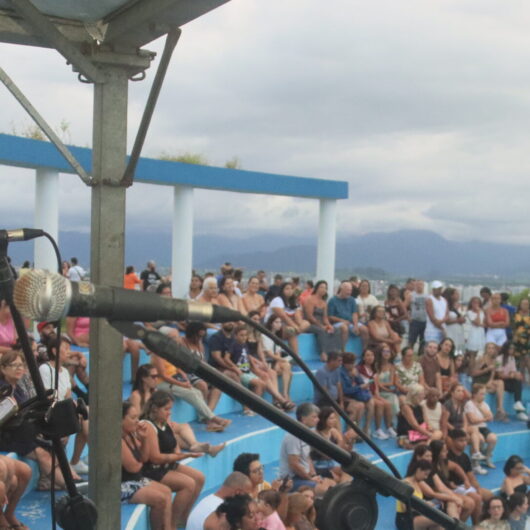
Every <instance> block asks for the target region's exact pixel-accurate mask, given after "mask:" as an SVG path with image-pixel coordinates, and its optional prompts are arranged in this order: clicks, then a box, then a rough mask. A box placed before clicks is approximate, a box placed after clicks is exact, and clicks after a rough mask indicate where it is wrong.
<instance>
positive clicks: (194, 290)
mask: <svg viewBox="0 0 530 530" xmlns="http://www.w3.org/2000/svg"><path fill="white" fill-rule="evenodd" d="M201 293H202V277H201V276H199V275H198V274H193V275H192V277H191V281H190V288H189V290H188V292H187V293H186V300H198V299H199V297H200V296H201Z"/></svg>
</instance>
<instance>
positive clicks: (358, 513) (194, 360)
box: [110, 321, 469, 530]
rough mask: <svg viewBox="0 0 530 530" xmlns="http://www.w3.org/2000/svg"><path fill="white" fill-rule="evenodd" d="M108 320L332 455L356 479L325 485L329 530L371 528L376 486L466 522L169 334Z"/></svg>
mask: <svg viewBox="0 0 530 530" xmlns="http://www.w3.org/2000/svg"><path fill="white" fill-rule="evenodd" d="M110 324H111V325H112V326H113V327H114V328H116V329H117V330H118V331H120V333H123V334H124V335H125V336H128V337H130V338H134V339H139V340H141V341H142V342H143V343H144V344H145V346H146V347H147V349H148V350H150V351H152V352H154V353H156V354H157V355H159V356H160V357H162V358H163V359H165V360H166V361H168V362H169V363H171V364H173V365H174V366H176V367H178V368H180V369H182V370H184V371H185V372H188V373H189V372H191V373H194V374H195V375H197V376H198V377H200V378H202V379H204V380H205V381H206V382H208V383H210V384H212V385H214V386H215V387H217V388H219V389H220V390H221V391H223V392H225V393H226V394H228V395H229V396H231V397H232V398H234V399H235V400H237V401H238V402H240V403H243V404H244V405H246V406H247V407H249V408H251V409H252V410H253V411H255V412H257V413H258V414H260V415H261V416H263V417H264V418H267V419H268V420H270V421H271V422H273V423H274V424H276V425H278V426H279V427H280V428H282V429H283V430H285V431H287V432H289V433H291V434H292V435H294V436H296V437H297V438H299V439H300V440H303V441H304V442H306V443H307V444H309V445H310V446H311V447H313V448H315V449H316V450H318V451H320V452H321V453H324V454H325V455H326V456H329V457H330V458H332V459H333V460H336V461H337V462H338V463H339V464H340V465H341V467H342V469H343V470H344V472H345V473H348V474H349V475H351V476H353V477H354V479H355V480H354V482H353V484H351V485H350V484H343V485H340V486H337V487H336V488H332V489H331V490H329V491H328V494H326V497H325V498H324V505H325V506H324V508H325V511H326V512H327V513H328V515H329V517H330V518H332V519H333V520H334V522H333V524H329V523H328V524H327V525H326V526H325V527H326V528H333V529H334V530H335V529H336V530H339V529H350V528H367V529H371V528H374V527H375V523H376V522H377V504H376V502H375V493H376V492H377V493H379V494H381V495H384V496H386V497H388V496H392V497H395V498H396V499H398V500H400V501H402V502H403V503H405V504H407V505H410V506H411V507H412V509H414V510H416V511H417V512H419V513H421V514H422V515H425V516H426V517H428V518H429V519H431V520H432V521H433V522H434V523H436V524H439V525H441V526H443V527H444V528H447V529H458V530H463V529H467V528H469V527H467V526H466V525H465V524H464V523H462V522H461V521H458V520H456V519H453V518H451V517H449V516H448V515H446V514H445V513H443V512H441V511H439V510H437V509H436V508H434V507H433V506H431V505H430V504H428V503H427V502H425V501H424V500H422V499H419V498H418V497H416V496H415V495H414V494H413V493H414V489H413V488H412V486H410V484H407V483H406V482H403V481H401V480H398V479H397V478H395V477H393V476H392V475H390V474H389V473H387V472H385V471H383V470H382V469H379V468H378V467H377V466H375V465H374V464H372V463H371V462H370V461H368V460H367V459H366V458H364V457H363V456H361V455H359V454H357V453H351V452H348V451H345V450H344V449H341V448H340V447H338V446H337V445H335V444H333V443H331V442H330V441H329V440H326V439H325V438H323V437H322V436H320V435H319V434H316V433H315V432H313V431H312V430H311V429H309V428H308V427H306V426H305V425H303V424H302V423H300V422H299V421H297V420H295V419H293V418H292V417H290V416H288V415H287V414H285V413H284V412H281V411H279V410H278V409H277V408H276V407H274V406H273V405H271V404H270V403H268V402H267V401H265V400H264V399H262V398H260V397H258V396H256V394H254V393H253V392H252V391H250V390H248V389H247V388H245V387H244V386H243V385H240V384H238V383H236V382H234V381H233V380H232V379H230V378H229V377H227V376H226V375H224V374H223V373H221V372H219V371H218V370H216V369H215V368H213V367H212V366H210V365H209V364H207V363H205V362H204V361H202V360H201V359H200V358H199V357H197V356H196V355H195V354H193V353H192V352H190V351H189V350H188V349H187V348H185V347H184V346H182V345H181V344H178V343H176V342H175V341H174V340H173V339H171V338H169V337H166V336H165V335H163V334H162V333H160V332H158V331H151V330H148V329H146V328H143V327H141V326H138V325H136V324H132V323H130V322H117V321H111V322H110ZM355 493H357V494H359V493H361V494H362V495H364V496H365V498H364V499H362V503H363V504H364V505H363V506H355V505H352V504H351V503H352V500H353V501H355V498H353V499H352V496H355ZM366 496H368V504H367V503H366V500H367V498H366ZM348 503H349V504H348ZM326 507H327V509H326ZM374 510H375V516H374ZM363 516H364V517H363ZM362 519H368V521H363V520H362Z"/></svg>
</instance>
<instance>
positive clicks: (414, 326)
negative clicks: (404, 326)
mask: <svg viewBox="0 0 530 530" xmlns="http://www.w3.org/2000/svg"><path fill="white" fill-rule="evenodd" d="M424 289H425V284H424V282H423V280H416V282H415V284H414V291H413V292H412V293H411V295H410V297H409V299H410V303H409V305H408V308H409V312H410V326H409V346H412V347H414V345H415V344H416V341H417V340H418V341H419V346H418V351H419V352H420V353H421V352H422V351H423V343H424V341H425V326H426V325H427V312H426V311H425V300H426V296H425V293H424Z"/></svg>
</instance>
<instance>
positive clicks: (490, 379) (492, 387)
mask: <svg viewBox="0 0 530 530" xmlns="http://www.w3.org/2000/svg"><path fill="white" fill-rule="evenodd" d="M497 352H498V348H497V346H496V345H495V344H494V343H493V342H488V343H486V349H485V351H484V355H483V356H482V358H481V359H480V360H478V361H477V362H476V363H475V365H474V368H473V371H472V372H471V375H472V376H473V384H474V385H475V384H481V385H484V386H485V388H486V391H487V392H488V393H489V394H495V396H496V398H497V412H496V413H495V420H498V421H503V422H508V421H509V418H508V414H506V411H505V410H504V381H503V380H502V379H495V375H496V373H497Z"/></svg>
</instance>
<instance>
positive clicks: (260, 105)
mask: <svg viewBox="0 0 530 530" xmlns="http://www.w3.org/2000/svg"><path fill="white" fill-rule="evenodd" d="M529 25H530V8H529V7H528V4H527V3H526V2H522V1H520V2H505V1H502V0H498V1H494V0H473V1H471V0H468V1H466V0H455V1H449V0H443V1H430V2H425V1H424V0H404V1H402V2H396V1H395V0H375V1H373V2H361V1H351V0H335V1H334V2H331V3H323V2H321V1H318V0H290V1H289V2H286V1H285V0H267V1H266V2H264V1H263V0H232V1H231V2H229V3H228V4H226V5H224V6H222V7H220V8H218V9H217V10H215V11H213V12H211V13H209V14H207V15H206V16H204V17H202V18H201V19H199V20H197V21H194V22H192V23H190V24H188V25H186V26H184V27H183V34H182V37H181V39H180V42H179V44H178V46H177V48H176V51H175V54H174V58H173V61H172V64H171V66H170V70H169V72H168V76H167V79H166V83H165V85H164V88H163V90H162V93H161V97H160V100H159V106H158V108H157V111H156V113H155V116H154V119H153V122H152V126H151V129H150V132H149V134H148V138H147V142H146V145H145V148H144V152H143V154H144V155H145V156H158V155H159V154H161V153H162V152H168V153H175V154H178V153H181V152H184V151H191V152H198V153H202V154H203V155H205V156H206V158H207V159H208V160H209V161H210V162H211V163H212V164H214V165H216V164H217V165H223V164H224V162H225V161H226V160H228V159H230V158H232V157H233V156H237V157H238V158H239V159H240V160H241V162H242V165H243V167H244V168H245V169H252V170H259V171H267V172H273V173H282V174H291V175H299V176H305V177H316V178H330V179H338V180H346V181H348V182H349V185H350V199H348V200H347V201H341V203H340V208H339V230H340V235H343V236H344V235H347V234H348V233H366V232H370V231H376V230H377V231H392V230H397V229H400V228H421V229H430V230H434V231H436V232H438V233H440V234H441V235H443V236H445V237H447V238H449V239H457V240H469V239H479V240H485V241H503V242H513V243H521V244H528V243H530V232H529V231H528V222H529V214H528V211H529V208H528V202H529V200H530V179H529V178H528V172H529V169H530V156H529V153H530V135H529V133H528V129H529V127H528V123H529V122H530V66H529V65H530V34H529V32H528V27H529ZM162 46H163V43H162V42H155V43H151V44H150V45H149V46H147V48H148V49H151V50H155V51H157V52H160V51H161V49H162ZM0 57H1V61H0V64H1V66H2V67H3V68H4V69H5V70H6V71H7V73H8V74H9V75H10V76H11V77H12V78H13V79H14V80H15V82H16V83H17V84H18V85H19V86H20V87H21V88H22V89H23V90H24V92H25V93H26V95H27V96H28V97H29V98H30V99H31V101H32V102H33V104H34V105H35V106H36V107H37V108H38V109H39V110H40V111H41V112H42V113H43V114H44V116H45V117H46V118H47V119H48V121H49V122H50V123H51V124H52V125H54V126H57V125H58V124H59V123H60V122H61V120H63V119H64V120H66V121H68V122H69V123H70V128H69V132H70V134H71V140H72V142H74V143H76V144H78V145H82V146H90V144H91V113H92V88H91V86H89V85H84V84H80V83H78V82H77V80H76V76H75V75H74V74H73V73H72V72H71V70H70V69H69V67H67V66H66V65H65V63H64V60H63V59H62V58H61V57H60V56H59V55H58V54H57V53H55V52H52V51H47V50H39V49H34V48H26V47H21V46H11V45H5V44H2V45H0ZM155 68H156V64H154V65H153V68H152V69H151V70H150V71H148V78H147V81H145V82H142V83H131V84H130V94H129V109H130V110H129V144H132V142H133V140H134V135H135V132H136V127H137V125H138V122H139V119H140V116H141V113H142V110H143V104H144V102H145V99H146V96H147V92H148V89H149V85H150V83H151V81H152V77H153V75H154V70H155ZM0 105H1V107H0V108H2V112H1V113H0V130H1V131H2V132H8V133H9V132H11V131H12V127H13V124H14V125H15V127H16V128H18V129H19V130H20V129H21V128H23V127H24V125H25V124H28V123H29V118H28V117H26V115H25V113H24V112H23V111H22V110H21V109H20V108H19V107H18V106H17V104H16V103H15V100H14V99H13V98H12V97H11V96H10V94H9V93H8V92H7V91H6V90H5V89H4V88H3V87H2V86H0ZM61 183H62V186H61V227H62V228H63V229H66V228H71V229H82V230H83V229H84V230H87V229H88V226H89V221H88V215H89V202H90V193H89V190H87V189H86V188H85V187H84V185H82V183H81V182H80V181H79V179H77V178H76V177H73V176H71V175H65V176H63V177H61ZM33 194H34V183H33V174H32V172H31V171H25V170H19V169H12V168H5V167H0V208H1V211H2V215H1V218H2V225H3V226H6V225H9V226H15V225H28V224H31V223H32V220H33V213H32V210H33V206H32V205H33ZM171 209H172V194H171V191H170V190H169V188H166V187H154V186H146V185H135V186H133V188H132V189H131V190H130V191H129V192H128V223H129V224H128V226H129V227H130V229H132V230H139V229H147V230H149V229H152V230H169V229H170V228H169V226H170V223H171ZM317 222H318V204H317V202H316V201H311V200H304V199H288V198H283V197H263V196H255V195H240V194H232V193H230V194H223V193H220V192H209V191H204V190H198V191H197V192H196V193H195V223H196V232H198V233H216V232H220V231H222V232H224V233H232V234H236V235H243V234H248V231H249V230H252V231H253V232H254V233H256V234H257V233H259V232H263V231H270V230H278V231H279V230H282V231H283V232H285V230H286V229H289V230H292V232H293V234H301V233H307V232H308V231H309V232H310V231H311V230H314V232H315V234H316V227H317Z"/></svg>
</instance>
